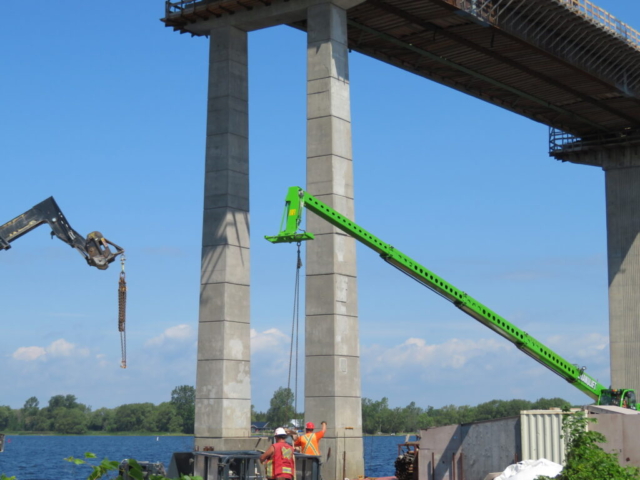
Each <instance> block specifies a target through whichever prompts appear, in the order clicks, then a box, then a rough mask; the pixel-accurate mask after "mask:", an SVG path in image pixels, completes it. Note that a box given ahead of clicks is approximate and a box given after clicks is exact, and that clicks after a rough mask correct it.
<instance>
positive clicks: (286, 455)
mask: <svg viewBox="0 0 640 480" xmlns="http://www.w3.org/2000/svg"><path fill="white" fill-rule="evenodd" d="M274 437H275V443H274V444H273V445H271V446H270V447H269V448H267V450H266V451H265V452H264V453H263V454H262V455H260V462H261V463H263V464H264V463H266V470H267V478H269V479H272V480H293V477H294V473H295V471H296V459H295V456H294V455H293V447H292V446H291V445H289V444H288V443H287V442H286V439H287V432H286V431H285V429H284V428H282V427H278V428H276V431H275V432H274Z"/></svg>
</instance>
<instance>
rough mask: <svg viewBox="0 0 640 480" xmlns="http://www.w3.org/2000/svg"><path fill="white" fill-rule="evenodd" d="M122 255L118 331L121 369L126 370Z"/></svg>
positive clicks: (124, 283)
mask: <svg viewBox="0 0 640 480" xmlns="http://www.w3.org/2000/svg"><path fill="white" fill-rule="evenodd" d="M124 262H125V257H124V254H122V256H121V257H120V267H121V270H120V280H119V281H118V331H119V332H120V352H121V353H122V360H121V361H120V367H121V368H127V331H126V328H125V327H126V325H125V324H126V320H127V280H126V279H125V273H124Z"/></svg>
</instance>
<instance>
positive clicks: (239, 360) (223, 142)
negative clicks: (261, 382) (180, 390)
mask: <svg viewBox="0 0 640 480" xmlns="http://www.w3.org/2000/svg"><path fill="white" fill-rule="evenodd" d="M210 39H211V40H210V58H209V94H208V106H207V145H206V170H205V200H204V221H203V232H202V272H201V289H200V318H199V327H198V366H197V376H196V417H195V446H196V448H198V449H200V450H202V449H203V448H204V447H205V446H212V447H214V448H215V449H216V450H220V449H231V448H245V447H246V445H244V444H241V442H239V441H236V442H235V443H234V442H233V441H232V439H242V438H246V437H249V436H250V428H251V424H250V422H251V376H250V333H249V127H248V125H249V121H248V120H249V118H248V111H249V109H248V68H247V33H246V32H244V31H242V30H239V29H237V28H235V27H232V26H222V27H219V28H216V29H213V30H211V33H210Z"/></svg>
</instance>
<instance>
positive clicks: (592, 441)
mask: <svg viewBox="0 0 640 480" xmlns="http://www.w3.org/2000/svg"><path fill="white" fill-rule="evenodd" d="M590 422H593V423H595V422H596V420H595V419H594V418H586V417H585V416H584V413H583V412H577V413H575V414H573V415H566V416H565V418H564V419H563V422H562V430H563V433H564V435H562V438H563V439H564V440H565V442H566V446H567V447H566V448H567V454H566V458H565V467H564V469H563V470H562V472H560V474H559V475H558V476H556V477H555V480H593V479H596V478H598V479H607V480H638V479H640V470H639V469H638V468H637V467H632V466H627V467H622V466H620V464H619V463H618V455H617V454H615V453H607V452H605V451H604V450H603V449H602V448H601V447H600V446H599V445H597V444H598V443H605V442H606V441H607V439H606V438H605V436H604V435H603V434H601V433H600V432H594V431H590V430H587V426H588V424H589V423H590ZM538 480H551V479H550V478H549V477H542V476H541V477H538Z"/></svg>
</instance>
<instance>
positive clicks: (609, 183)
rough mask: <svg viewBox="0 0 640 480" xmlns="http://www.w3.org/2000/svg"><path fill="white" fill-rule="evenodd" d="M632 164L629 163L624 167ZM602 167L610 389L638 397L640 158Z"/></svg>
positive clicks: (639, 367)
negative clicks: (632, 390) (634, 392)
mask: <svg viewBox="0 0 640 480" xmlns="http://www.w3.org/2000/svg"><path fill="white" fill-rule="evenodd" d="M624 163H627V164H629V163H631V162H624ZM633 163H635V164H636V165H635V166H621V167H620V166H618V165H619V162H615V163H613V162H607V163H606V164H605V166H604V169H605V184H606V195H607V253H608V263H609V336H610V339H609V342H610V355H611V384H612V386H613V387H614V388H620V387H626V388H635V389H636V390H637V391H640V390H638V389H640V365H639V364H638V362H637V361H636V359H637V358H638V352H640V155H638V156H637V157H636V158H635V162H633Z"/></svg>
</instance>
